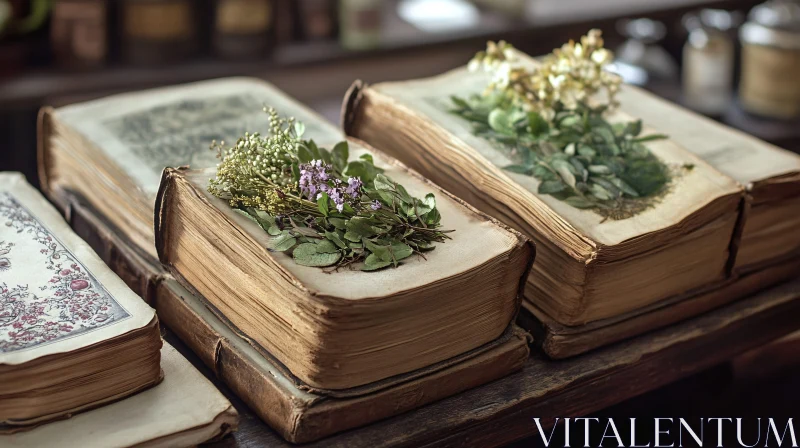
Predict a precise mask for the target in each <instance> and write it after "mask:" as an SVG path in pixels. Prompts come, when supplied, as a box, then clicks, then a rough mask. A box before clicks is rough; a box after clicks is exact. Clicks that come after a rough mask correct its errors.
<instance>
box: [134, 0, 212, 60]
mask: <svg viewBox="0 0 800 448" xmlns="http://www.w3.org/2000/svg"><path fill="white" fill-rule="evenodd" d="M196 7H197V5H196V4H195V2H194V1H192V0H120V5H119V14H120V23H121V27H120V32H121V36H120V45H121V47H122V56H123V58H124V59H125V60H126V61H127V62H130V63H133V64H164V63H170V62H176V61H181V60H186V59H188V58H190V57H192V56H194V55H196V54H197V52H198V50H199V48H200V44H199V36H198V33H197V28H198V17H197V12H196V11H197V10H196Z"/></svg>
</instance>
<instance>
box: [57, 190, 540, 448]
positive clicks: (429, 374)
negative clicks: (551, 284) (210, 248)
mask: <svg viewBox="0 0 800 448" xmlns="http://www.w3.org/2000/svg"><path fill="white" fill-rule="evenodd" d="M53 193H54V194H57V195H59V197H52V199H53V200H54V201H55V202H58V203H61V204H66V207H65V210H66V212H67V214H68V215H69V217H70V224H71V225H72V226H73V227H74V228H75V231H76V232H77V233H78V234H79V235H80V236H81V237H83V238H84V239H86V240H87V241H90V242H91V243H92V247H93V248H94V249H95V250H96V251H97V253H98V254H100V255H101V257H102V258H103V259H104V260H105V261H106V263H108V264H109V266H110V267H111V268H112V269H113V270H114V271H115V272H118V273H120V275H121V277H123V278H125V279H128V281H129V283H130V284H132V285H133V287H136V288H138V289H139V290H140V291H142V296H143V297H145V299H146V300H147V301H148V303H150V304H151V306H153V307H154V308H156V310H157V311H158V315H159V318H160V320H161V322H163V323H164V325H166V326H167V327H169V329H170V330H171V331H172V332H173V333H175V334H176V335H177V336H178V337H179V338H180V339H181V340H182V341H183V342H185V343H186V345H188V346H189V348H190V349H191V350H192V351H194V352H195V353H196V354H197V355H198V356H199V357H200V359H201V360H202V361H203V362H204V363H205V364H206V365H208V366H209V367H210V368H211V370H212V371H213V373H214V374H215V376H216V377H217V378H219V379H220V380H221V381H223V382H224V383H225V384H226V385H228V387H230V389H231V390H232V391H233V392H234V393H235V394H237V395H238V396H239V397H241V398H242V400H243V401H244V402H245V403H246V404H247V405H248V406H249V407H250V409H252V410H253V411H254V412H255V414H256V415H258V417H259V418H261V419H262V420H264V421H265V422H267V423H268V424H269V425H270V426H272V427H273V428H274V429H275V430H276V431H277V432H278V433H279V434H281V436H283V437H284V438H285V439H286V440H289V441H290V442H294V443H304V442H310V441H314V440H317V439H320V438H322V437H326V436H329V435H331V434H334V433H338V432H341V431H345V430H348V429H352V428H355V427H358V426H362V425H365V424H368V423H372V422H375V421H377V420H380V419H384V418H387V417H390V416H394V415H397V414H400V413H403V412H406V411H409V410H412V409H416V408H418V407H420V406H423V405H425V404H428V403H431V402H434V401H438V400H440V399H442V398H444V397H447V396H450V395H455V394H458V393H460V392H463V391H465V390H467V389H471V388H473V387H478V386H480V385H482V384H484V383H488V382H490V381H493V380H496V379H498V378H501V377H504V376H506V375H509V374H511V373H513V372H515V371H518V370H519V369H521V368H522V365H523V364H524V363H525V362H526V360H527V359H528V339H527V334H526V333H524V332H521V331H520V330H519V329H515V330H513V332H511V337H508V338H507V339H504V340H502V341H497V340H496V341H492V342H490V343H489V344H487V345H486V346H484V347H481V348H479V349H477V350H473V351H472V352H471V353H469V354H468V355H469V356H461V357H460V358H459V359H458V361H455V362H454V361H450V360H447V361H444V362H442V363H439V364H437V365H435V366H432V367H430V368H428V369H426V370H425V371H424V372H417V373H416V374H412V375H407V377H406V378H404V379H402V380H401V381H397V382H395V383H393V384H389V383H385V384H382V385H381V386H382V387H378V388H368V389H365V390H364V391H363V392H364V393H363V394H361V395H354V396H341V397H340V396H331V395H323V394H321V393H318V392H314V391H311V390H309V388H308V386H306V385H303V384H302V383H299V382H298V381H297V379H296V378H294V377H293V376H292V375H291V374H289V373H284V372H286V369H285V368H284V367H283V366H281V365H280V363H279V362H278V361H277V360H275V359H274V357H272V356H271V355H270V354H269V353H266V352H265V351H264V350H263V349H262V348H261V347H258V346H256V345H253V344H251V342H250V341H248V340H246V339H244V338H243V337H241V336H240V335H239V333H238V332H237V331H236V330H235V329H233V328H231V326H230V323H229V322H226V321H224V319H221V318H220V317H218V316H217V315H216V314H215V313H214V312H213V309H211V308H210V307H209V306H208V304H207V303H206V302H205V300H204V299H202V298H201V297H200V296H198V295H197V294H193V293H191V292H189V291H188V290H187V289H186V288H184V287H183V286H181V285H180V284H179V283H178V282H177V281H176V280H174V279H173V278H171V277H170V276H169V275H168V274H165V273H164V272H163V271H162V268H161V266H160V265H157V266H156V265H154V264H152V263H150V262H149V261H148V258H147V257H146V256H145V254H143V253H142V252H141V251H140V250H139V249H138V248H136V247H135V246H133V245H131V244H130V243H129V242H128V241H126V239H125V237H124V235H122V234H121V233H120V232H118V231H117V230H115V229H113V226H112V225H110V223H109V222H108V221H107V220H105V219H103V218H102V217H101V216H99V215H98V214H97V212H96V211H95V210H93V209H92V207H91V206H90V205H88V204H86V203H85V202H83V201H81V200H80V199H79V198H78V197H77V196H76V195H74V194H70V193H68V192H60V191H56V192H53Z"/></svg>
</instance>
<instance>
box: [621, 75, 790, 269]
mask: <svg viewBox="0 0 800 448" xmlns="http://www.w3.org/2000/svg"><path fill="white" fill-rule="evenodd" d="M619 100H620V103H621V106H620V107H621V108H622V110H624V111H625V112H627V113H629V114H631V115H633V116H636V117H639V118H641V119H642V120H644V122H645V123H646V124H647V125H648V126H651V127H654V128H657V129H658V130H660V131H662V132H665V133H667V134H669V135H670V136H671V137H672V138H673V139H674V140H675V141H676V142H678V143H679V144H681V145H682V146H683V147H684V148H686V149H687V150H689V151H691V152H693V153H694V154H697V155H698V156H700V157H701V158H702V159H703V160H705V161H706V162H707V163H708V164H710V165H711V166H713V167H714V168H716V169H717V170H719V171H720V172H722V173H724V174H725V175H727V176H729V177H730V178H732V179H734V180H735V181H737V182H738V183H739V184H741V185H742V186H743V187H745V189H746V191H747V197H748V204H747V207H746V209H745V210H744V215H743V217H742V229H741V237H740V239H739V240H738V241H737V249H738V252H737V254H736V260H735V268H736V269H737V270H738V271H740V272H749V271H753V270H756V269H759V268H762V267H764V266H768V265H773V264H775V263H777V262H781V261H782V260H786V259H787V258H796V257H798V256H800V232H798V231H797V229H798V226H800V213H798V210H800V155H797V154H795V153H792V152H789V151H786V150H783V149H781V148H778V147H776V146H774V145H771V144H769V143H766V142H764V141H761V140H759V139H757V138H755V137H753V136H751V135H748V134H745V133H744V132H741V131H738V130H736V129H732V128H729V127H727V126H723V125H721V124H719V123H718V122H716V121H714V120H711V119H709V118H707V117H704V116H702V115H699V114H696V113H694V112H692V111H689V110H687V109H685V108H682V107H680V106H677V105H675V104H672V103H670V102H668V101H664V100H663V99H660V98H658V97H656V96H655V95H653V94H651V93H648V92H646V91H644V90H642V89H639V88H637V87H634V86H625V87H624V88H623V89H622V91H621V93H620V96H619Z"/></svg>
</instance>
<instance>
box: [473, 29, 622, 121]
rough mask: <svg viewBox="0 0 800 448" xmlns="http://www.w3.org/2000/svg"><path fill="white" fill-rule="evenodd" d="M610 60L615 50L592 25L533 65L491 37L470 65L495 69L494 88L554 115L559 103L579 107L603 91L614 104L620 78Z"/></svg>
mask: <svg viewBox="0 0 800 448" xmlns="http://www.w3.org/2000/svg"><path fill="white" fill-rule="evenodd" d="M612 61H613V54H612V53H611V51H609V50H607V49H606V48H604V47H603V38H602V33H601V31H600V30H597V29H593V30H590V31H589V33H588V34H587V35H585V36H583V37H581V41H580V42H579V43H576V42H574V41H571V40H570V41H569V42H568V43H566V44H564V45H563V46H562V47H561V48H560V49H555V50H553V53H552V54H550V55H548V56H547V57H545V58H544V60H543V61H542V64H541V66H539V67H537V68H535V69H532V68H528V67H523V66H521V65H520V64H519V61H518V58H517V57H516V55H515V53H514V48H513V46H512V45H511V44H509V43H507V42H504V41H500V42H498V43H496V44H495V43H494V42H489V43H488V44H487V46H486V51H482V52H479V53H478V54H476V55H475V57H474V58H473V59H472V60H471V61H470V63H469V67H470V69H471V70H479V69H483V70H485V71H487V72H489V73H491V74H492V79H491V82H490V84H489V86H488V89H489V90H490V91H494V92H496V93H500V94H503V95H505V96H507V97H508V98H510V99H511V100H512V101H513V102H515V103H517V104H518V105H520V106H521V107H523V108H524V109H525V110H528V111H536V112H538V113H539V114H541V115H542V116H543V117H544V118H545V119H546V120H548V121H550V120H552V119H553V117H555V111H556V108H558V107H561V108H563V109H567V110H575V109H577V108H578V106H579V104H580V103H582V102H585V101H586V99H587V98H589V97H593V96H596V95H597V94H598V93H601V92H603V93H605V95H606V97H607V106H609V107H616V105H617V101H616V94H617V92H619V87H620V84H621V82H622V80H621V79H620V77H619V76H617V75H615V74H613V73H610V72H608V71H607V70H606V68H607V66H608V64H610V63H611V62H612Z"/></svg>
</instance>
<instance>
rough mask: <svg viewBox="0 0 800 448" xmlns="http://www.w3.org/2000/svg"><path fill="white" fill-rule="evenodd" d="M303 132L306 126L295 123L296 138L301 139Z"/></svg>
mask: <svg viewBox="0 0 800 448" xmlns="http://www.w3.org/2000/svg"><path fill="white" fill-rule="evenodd" d="M305 132H306V125H305V124H304V123H303V122H302V121H295V122H294V133H295V134H296V135H297V137H302V136H303V134H304V133H305Z"/></svg>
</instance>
